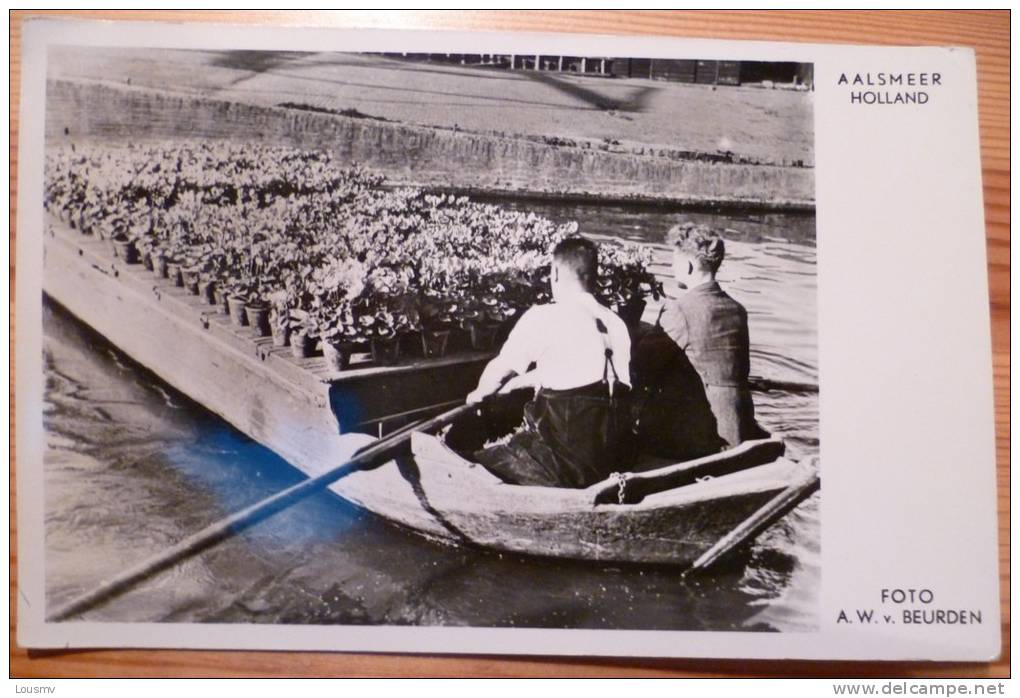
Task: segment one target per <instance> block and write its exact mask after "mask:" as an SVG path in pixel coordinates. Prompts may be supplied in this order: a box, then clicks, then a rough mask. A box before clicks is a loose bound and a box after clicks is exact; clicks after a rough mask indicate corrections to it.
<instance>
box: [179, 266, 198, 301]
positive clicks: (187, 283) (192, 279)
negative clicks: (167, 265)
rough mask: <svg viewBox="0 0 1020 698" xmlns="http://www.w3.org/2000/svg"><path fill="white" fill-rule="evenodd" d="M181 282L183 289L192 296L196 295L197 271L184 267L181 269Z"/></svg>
mask: <svg viewBox="0 0 1020 698" xmlns="http://www.w3.org/2000/svg"><path fill="white" fill-rule="evenodd" d="M181 280H182V281H184V288H186V289H188V293H190V294H191V295H193V296H197V295H198V269H195V268H193V267H186V268H182V269H181Z"/></svg>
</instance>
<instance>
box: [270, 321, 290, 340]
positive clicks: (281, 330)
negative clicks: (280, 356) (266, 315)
mask: <svg viewBox="0 0 1020 698" xmlns="http://www.w3.org/2000/svg"><path fill="white" fill-rule="evenodd" d="M269 331H270V332H271V333H272V335H273V346H274V347H285V346H287V345H288V344H290V327H288V326H287V325H283V326H282V327H281V326H280V324H279V323H278V322H277V321H276V319H275V318H270V319H269Z"/></svg>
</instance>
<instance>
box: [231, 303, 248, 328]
mask: <svg viewBox="0 0 1020 698" xmlns="http://www.w3.org/2000/svg"><path fill="white" fill-rule="evenodd" d="M227 307H228V308H229V312H230V319H231V320H232V321H233V322H234V324H235V325H237V326H238V327H245V326H247V324H248V316H247V314H245V312H244V299H243V298H238V297H237V296H228V297H227Z"/></svg>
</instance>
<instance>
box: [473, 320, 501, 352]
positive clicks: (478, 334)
mask: <svg viewBox="0 0 1020 698" xmlns="http://www.w3.org/2000/svg"><path fill="white" fill-rule="evenodd" d="M468 331H470V332H471V348H472V349H474V350H475V351H492V350H493V349H494V348H495V347H496V333H497V332H499V325H495V324H492V323H483V322H473V323H471V324H470V325H468Z"/></svg>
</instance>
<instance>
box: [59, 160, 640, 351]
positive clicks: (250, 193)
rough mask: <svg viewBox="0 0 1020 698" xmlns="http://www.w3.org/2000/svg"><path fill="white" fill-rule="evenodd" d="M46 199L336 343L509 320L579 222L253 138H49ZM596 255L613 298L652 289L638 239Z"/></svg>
mask: <svg viewBox="0 0 1020 698" xmlns="http://www.w3.org/2000/svg"><path fill="white" fill-rule="evenodd" d="M45 205H46V207H47V209H48V210H49V211H50V212H52V213H53V214H55V215H59V216H60V217H62V218H64V219H65V220H67V221H68V222H69V223H70V224H71V225H72V226H74V227H78V228H80V229H81V231H82V232H83V233H99V234H103V235H110V236H120V237H122V238H128V239H130V240H133V241H134V242H135V244H136V245H137V247H138V249H139V251H140V252H141V253H142V254H143V255H147V256H149V258H150V259H155V258H157V257H159V258H162V259H163V260H166V261H168V262H173V263H176V264H179V265H181V267H182V268H186V269H189V270H194V271H195V272H197V273H198V274H199V275H200V276H201V277H202V278H204V279H205V280H207V281H209V282H211V283H214V284H215V286H216V287H217V288H218V289H220V290H222V291H224V292H225V293H228V294H229V295H231V296H233V297H236V298H241V299H243V300H244V301H245V302H246V303H248V304H249V305H256V306H257V305H271V306H272V308H273V309H274V310H275V317H276V318H277V321H278V322H279V323H282V324H289V325H291V326H292V327H294V326H300V328H301V329H302V330H304V331H305V332H307V333H308V334H310V335H312V336H317V337H320V338H322V339H324V340H326V341H330V342H339V341H349V342H359V341H364V340H368V339H373V338H388V337H393V336H396V335H400V334H403V333H407V332H412V331H417V330H420V329H444V328H449V327H453V326H455V325H460V326H468V325H470V324H471V323H499V322H503V321H506V320H509V319H512V318H514V317H515V316H516V315H517V314H519V313H520V312H521V310H522V309H524V308H527V307H529V306H531V305H534V304H536V303H541V302H546V301H548V299H549V287H548V274H549V251H550V249H551V248H552V247H553V246H554V245H555V243H556V242H558V241H559V240H561V239H563V238H564V237H566V236H568V235H571V234H573V233H575V232H576V231H577V224H576V223H569V224H561V225H558V224H555V223H553V222H552V221H550V220H548V219H546V218H542V217H540V216H536V215H534V214H530V213H521V212H516V211H508V210H506V209H503V208H500V207H498V206H494V205H488V204H481V203H476V202H472V201H469V200H468V199H467V198H466V197H454V196H448V195H442V194H433V193H429V192H426V191H423V190H420V189H414V188H396V189H393V188H388V187H387V186H386V185H385V182H384V180H383V178H382V177H380V176H379V175H377V174H374V173H371V172H368V171H366V170H364V169H361V168H360V167H357V166H354V167H345V166H342V165H341V164H340V163H338V162H336V161H335V160H333V159H332V158H331V157H330V156H329V155H328V154H325V153H320V152H306V151H298V150H293V149H287V148H271V147H266V146H261V145H249V144H226V143H207V144H200V145H183V144H180V143H174V144H169V143H168V144H157V145H148V146H145V147H123V148H114V147H101V148H100V147H88V146H86V147H82V146H77V147H75V146H71V147H68V148H63V149H56V150H53V151H52V152H50V153H48V155H47V159H46V188H45ZM600 257H601V276H600V292H601V295H602V297H603V300H604V301H606V302H607V303H609V304H611V305H615V306H619V307H623V306H624V305H626V304H628V303H629V302H631V301H632V300H633V299H640V298H641V297H643V296H645V295H647V294H649V293H658V290H659V287H658V285H657V283H656V282H655V279H654V277H652V275H651V274H650V273H649V272H648V271H647V268H648V263H649V261H650V255H649V253H648V252H647V251H646V250H644V249H642V248H640V247H638V246H635V245H623V244H611V243H606V244H602V245H601V246H600Z"/></svg>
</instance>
